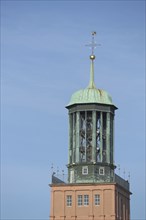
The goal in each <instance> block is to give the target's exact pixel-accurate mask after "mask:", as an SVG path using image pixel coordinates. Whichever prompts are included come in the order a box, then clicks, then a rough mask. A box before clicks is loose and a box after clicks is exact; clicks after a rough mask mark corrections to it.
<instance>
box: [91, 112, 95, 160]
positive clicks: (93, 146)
mask: <svg viewBox="0 0 146 220" xmlns="http://www.w3.org/2000/svg"><path fill="white" fill-rule="evenodd" d="M92 161H93V162H96V111H93V112H92Z"/></svg>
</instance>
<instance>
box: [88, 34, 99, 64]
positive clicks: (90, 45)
mask: <svg viewBox="0 0 146 220" xmlns="http://www.w3.org/2000/svg"><path fill="white" fill-rule="evenodd" d="M91 34H92V41H91V43H89V44H86V46H87V47H90V48H91V51H92V53H91V56H90V59H91V60H94V59H95V55H94V49H95V48H96V46H101V44H97V43H96V42H95V35H96V31H92V32H91Z"/></svg>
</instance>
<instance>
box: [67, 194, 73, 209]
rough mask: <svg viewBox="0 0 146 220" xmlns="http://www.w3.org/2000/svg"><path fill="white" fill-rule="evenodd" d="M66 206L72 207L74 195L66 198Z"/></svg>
mask: <svg viewBox="0 0 146 220" xmlns="http://www.w3.org/2000/svg"><path fill="white" fill-rule="evenodd" d="M66 206H67V207H71V206H72V195H67V196H66Z"/></svg>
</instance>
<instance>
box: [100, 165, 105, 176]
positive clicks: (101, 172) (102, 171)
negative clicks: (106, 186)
mask: <svg viewBox="0 0 146 220" xmlns="http://www.w3.org/2000/svg"><path fill="white" fill-rule="evenodd" d="M104 173H105V170H104V167H100V168H99V175H101V176H103V175H104Z"/></svg>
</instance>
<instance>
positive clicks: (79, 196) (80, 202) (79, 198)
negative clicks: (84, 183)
mask: <svg viewBox="0 0 146 220" xmlns="http://www.w3.org/2000/svg"><path fill="white" fill-rule="evenodd" d="M82 205H83V196H82V195H78V206H82Z"/></svg>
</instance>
